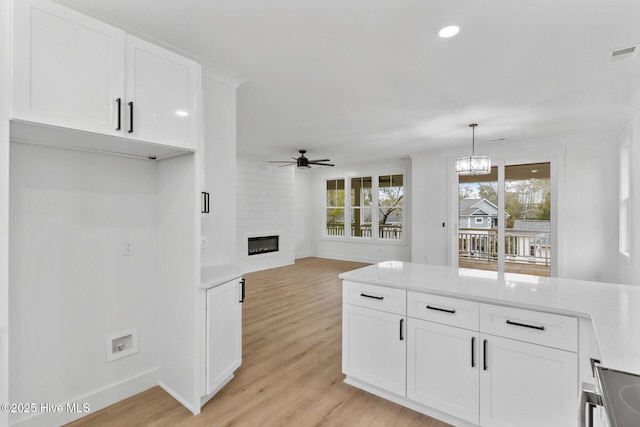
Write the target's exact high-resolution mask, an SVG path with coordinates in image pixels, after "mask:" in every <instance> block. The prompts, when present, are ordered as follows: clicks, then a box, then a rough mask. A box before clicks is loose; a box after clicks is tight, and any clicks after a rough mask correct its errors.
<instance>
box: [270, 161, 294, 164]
mask: <svg viewBox="0 0 640 427" xmlns="http://www.w3.org/2000/svg"><path fill="white" fill-rule="evenodd" d="M269 163H288V164H290V165H295V164H296V163H297V162H292V161H291V160H269Z"/></svg>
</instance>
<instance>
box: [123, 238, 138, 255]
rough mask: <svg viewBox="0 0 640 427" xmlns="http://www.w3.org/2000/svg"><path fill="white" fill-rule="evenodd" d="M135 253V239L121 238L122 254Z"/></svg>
mask: <svg viewBox="0 0 640 427" xmlns="http://www.w3.org/2000/svg"><path fill="white" fill-rule="evenodd" d="M135 253H136V241H135V240H123V241H122V255H123V256H131V255H135Z"/></svg>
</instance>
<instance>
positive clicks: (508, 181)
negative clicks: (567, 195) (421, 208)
mask: <svg viewBox="0 0 640 427" xmlns="http://www.w3.org/2000/svg"><path fill="white" fill-rule="evenodd" d="M498 168H500V169H501V173H500V174H499V173H498ZM551 188H552V185H551V163H550V162H542V163H522V164H508V165H506V164H502V165H500V166H499V167H497V166H494V167H492V168H491V173H490V174H488V175H478V176H459V177H458V242H457V243H458V265H459V266H460V267H463V268H474V269H482V270H494V271H503V272H508V273H524V274H533V275H539V276H549V275H551V250H552V248H551V232H552V228H551V218H552V216H551V207H552V206H551ZM500 205H502V208H499V206H500ZM500 211H502V212H504V214H503V216H502V220H501V221H499V220H500V219H501V218H500V214H499V212H500Z"/></svg>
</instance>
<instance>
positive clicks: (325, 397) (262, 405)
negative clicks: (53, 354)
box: [69, 258, 447, 427]
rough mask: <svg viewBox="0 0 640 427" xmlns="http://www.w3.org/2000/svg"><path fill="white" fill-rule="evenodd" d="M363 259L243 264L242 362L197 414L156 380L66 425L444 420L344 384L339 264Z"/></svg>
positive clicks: (430, 424) (428, 423)
mask: <svg viewBox="0 0 640 427" xmlns="http://www.w3.org/2000/svg"><path fill="white" fill-rule="evenodd" d="M364 265H365V264H360V263H354V262H347V261H336V260H326V259H320V258H304V259H300V260H297V261H296V263H295V265H291V266H286V267H281V268H274V269H270V270H265V271H260V272H255V273H250V274H246V275H245V276H244V277H245V278H246V281H247V285H246V286H247V299H246V301H245V304H244V307H243V310H244V311H243V329H244V330H243V360H242V366H241V367H240V368H239V369H238V370H237V371H236V376H235V378H234V379H233V380H232V381H231V382H230V383H229V384H227V386H226V387H225V388H224V389H222V391H220V392H219V393H218V394H217V395H216V396H215V397H214V398H213V399H212V400H210V401H209V402H208V403H207V404H206V405H205V406H204V407H203V408H202V412H201V414H200V415H198V416H193V415H192V414H191V413H190V412H189V411H187V410H186V409H185V408H184V407H182V406H180V404H178V403H177V402H176V401H175V400H174V399H173V398H171V397H170V396H169V395H168V394H167V393H165V392H164V391H163V390H162V389H160V388H159V387H154V388H152V389H150V390H148V391H145V392H143V393H140V394H138V395H136V396H133V397H131V398H129V399H126V400H124V401H122V402H119V403H117V404H115V405H112V406H110V407H108V408H105V409H103V410H102V411H99V412H96V413H94V414H91V415H89V416H87V417H85V418H83V419H81V420H79V421H76V422H74V423H71V424H69V426H73V427H80V426H104V425H108V426H116V427H118V426H123V427H125V426H126V427H129V426H194V427H199V426H249V427H253V426H319V425H323V426H349V427H351V426H367V427H375V426H394V427H396V426H423V427H445V426H447V424H445V423H442V422H440V421H437V420H434V419H433V418H430V417H427V416H426V415H422V414H420V413H418V412H415V411H412V410H410V409H406V408H404V407H402V406H399V405H396V404H394V403H391V402H388V401H386V400H384V399H381V398H379V397H376V396H374V395H371V394H369V393H366V392H363V391H360V390H359V389H356V388H354V387H352V386H349V385H346V384H344V382H343V379H344V375H343V374H342V368H341V364H342V355H341V351H342V350H341V347H342V341H341V340H342V329H341V327H342V285H341V281H340V279H339V278H338V274H339V273H341V272H343V271H348V270H353V269H355V268H359V267H362V266H364Z"/></svg>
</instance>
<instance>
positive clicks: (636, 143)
mask: <svg viewBox="0 0 640 427" xmlns="http://www.w3.org/2000/svg"><path fill="white" fill-rule="evenodd" d="M625 139H628V140H629V144H630V149H631V168H630V172H631V257H630V259H625V258H624V257H622V256H621V255H620V256H619V258H620V259H619V266H620V281H621V282H622V283H627V284H633V285H640V222H638V221H637V218H638V217H640V173H639V172H638V169H637V165H639V164H640V110H638V112H637V113H636V114H635V116H634V118H633V120H632V121H631V123H630V124H629V126H628V127H627V128H626V129H625V131H624V132H623V134H622V135H621V137H620V142H622V141H623V140H625ZM616 196H619V193H618V192H616ZM616 206H618V199H616Z"/></svg>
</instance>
